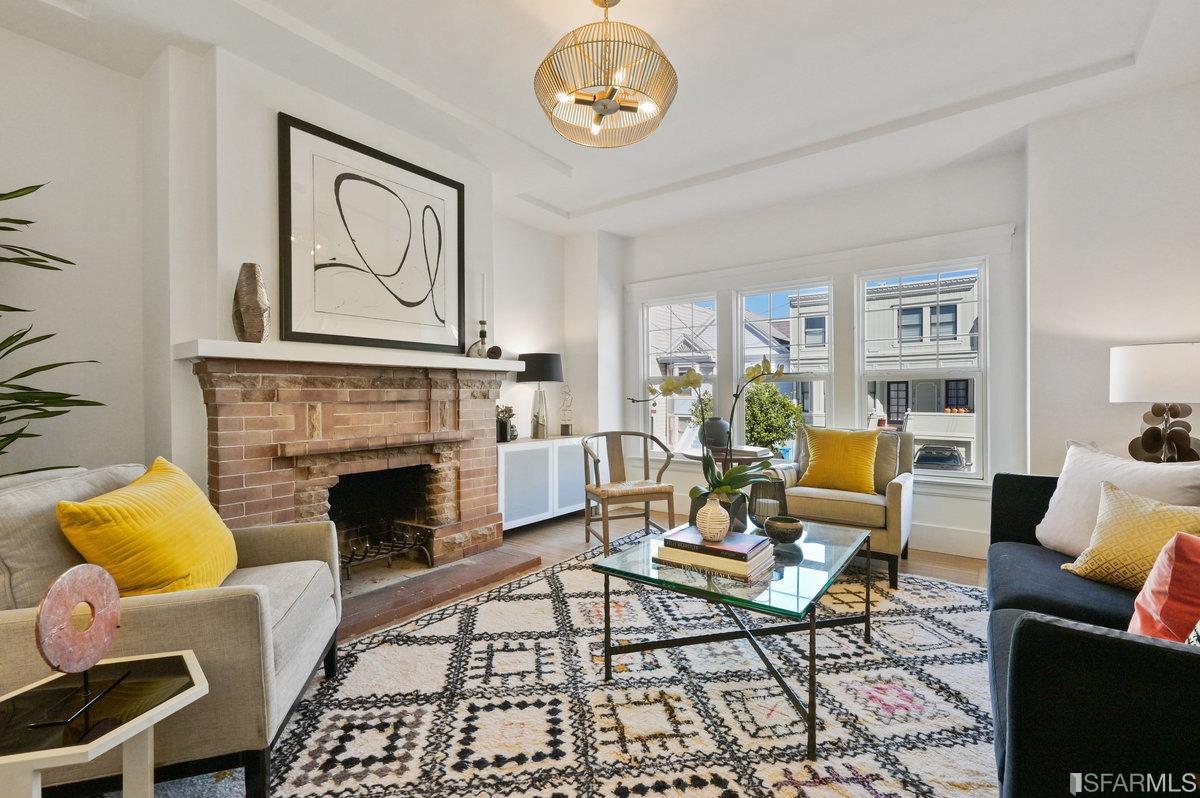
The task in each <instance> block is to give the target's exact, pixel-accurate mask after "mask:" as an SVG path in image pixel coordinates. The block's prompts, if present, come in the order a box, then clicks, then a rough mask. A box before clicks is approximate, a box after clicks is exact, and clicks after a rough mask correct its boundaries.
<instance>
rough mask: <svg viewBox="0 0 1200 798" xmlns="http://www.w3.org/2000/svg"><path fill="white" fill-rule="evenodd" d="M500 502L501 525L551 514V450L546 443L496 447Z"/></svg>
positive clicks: (552, 473) (510, 527)
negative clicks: (502, 518)
mask: <svg viewBox="0 0 1200 798" xmlns="http://www.w3.org/2000/svg"><path fill="white" fill-rule="evenodd" d="M499 458H500V503H501V508H502V509H501V512H503V513H504V528H505V529H512V528H513V527H516V526H521V525H522V524H530V523H533V522H534V521H541V520H542V519H544V518H549V517H551V516H552V515H554V497H553V495H552V494H551V486H552V484H553V478H554V471H553V451H552V450H551V448H550V446H549V445H547V444H546V443H545V442H531V443H524V444H506V445H503V446H501V447H499Z"/></svg>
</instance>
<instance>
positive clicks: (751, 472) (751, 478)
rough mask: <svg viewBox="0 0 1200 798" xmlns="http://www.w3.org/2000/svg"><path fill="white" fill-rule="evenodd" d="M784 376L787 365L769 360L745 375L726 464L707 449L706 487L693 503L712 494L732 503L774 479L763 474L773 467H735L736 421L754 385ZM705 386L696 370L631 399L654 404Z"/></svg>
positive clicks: (734, 409) (698, 488) (736, 393)
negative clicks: (739, 495) (719, 461)
mask: <svg viewBox="0 0 1200 798" xmlns="http://www.w3.org/2000/svg"><path fill="white" fill-rule="evenodd" d="M783 374H784V367H783V364H782V363H781V364H779V365H777V366H774V367H772V365H771V361H770V359H769V358H766V357H764V358H763V359H762V362H761V363H755V364H754V365H752V366H750V367H749V368H747V369H746V371H745V372H744V373H743V374H742V379H741V380H740V381H739V382H738V385H737V389H736V390H735V391H734V392H733V404H732V405H731V406H730V408H729V432H728V437H727V438H726V441H725V455H724V458H723V462H722V463H721V467H720V468H718V467H717V462H716V458H714V457H713V455H712V452H710V451H709V450H708V449H707V448H706V449H705V451H704V456H703V458H702V461H701V462H702V465H703V468H704V481H705V485H697V486H695V487H694V488H692V490H691V494H690V495H691V497H692V498H693V499H695V498H698V497H700V496H705V495H707V494H710V493H716V494H718V495H720V496H721V498H722V499H723V500H726V501H728V500H730V499H732V498H733V497H734V496H735V495H736V494H739V493H741V492H742V490H743V489H744V488H747V487H749V486H750V485H753V484H754V483H756V482H766V481H768V480H769V479H770V477H768V476H767V475H766V474H764V473H763V472H764V471H765V470H766V469H767V468H769V464H767V463H751V464H747V465H738V466H735V465H733V419H734V417H735V416H736V415H737V406H738V402H740V401H741V400H742V396H743V395H744V394H745V393H746V390H747V389H748V388H749V387H750V386H751V385H754V384H755V383H757V382H762V381H769V382H775V381H777V380H779V379H780V378H782V377H783ZM703 382H704V378H703V377H702V376H701V374H700V372H698V371H696V370H695V369H688V370H687V371H686V372H685V373H684V374H681V375H680V376H678V377H674V376H668V377H666V378H665V379H663V381H662V382H660V383H659V384H658V385H654V384H650V385H648V386H647V387H646V394H647V396H646V398H644V399H635V398H633V397H629V401H630V402H633V403H635V404H640V403H646V402H654V401H656V400H657V399H658V398H659V397H666V396H674V395H677V394H681V393H686V392H687V391H690V390H692V389H694V388H699V387H700V385H701V384H703Z"/></svg>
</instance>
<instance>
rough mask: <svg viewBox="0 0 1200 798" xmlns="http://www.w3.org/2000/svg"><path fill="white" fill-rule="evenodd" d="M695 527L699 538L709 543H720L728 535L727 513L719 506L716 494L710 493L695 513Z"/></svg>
mask: <svg viewBox="0 0 1200 798" xmlns="http://www.w3.org/2000/svg"><path fill="white" fill-rule="evenodd" d="M696 527H697V528H698V529H699V530H700V537H702V538H704V539H705V540H707V541H708V542H709V543H720V542H721V541H722V540H724V539H725V536H726V535H728V534H729V511H728V510H726V509H725V508H724V507H722V506H721V499H720V497H719V496H718V495H717V494H715V493H710V494H709V495H708V501H707V502H705V504H704V506H703V507H701V508H700V511H699V512H697V513H696Z"/></svg>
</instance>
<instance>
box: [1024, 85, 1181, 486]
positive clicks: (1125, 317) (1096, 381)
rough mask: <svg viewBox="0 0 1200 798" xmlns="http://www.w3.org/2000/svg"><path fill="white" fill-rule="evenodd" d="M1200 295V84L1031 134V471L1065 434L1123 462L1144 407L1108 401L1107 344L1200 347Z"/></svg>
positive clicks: (1055, 458) (1047, 461)
mask: <svg viewBox="0 0 1200 798" xmlns="http://www.w3.org/2000/svg"><path fill="white" fill-rule="evenodd" d="M1198 295H1200V83H1192V84H1190V85H1188V86H1184V87H1181V88H1176V89H1173V90H1171V91H1164V92H1161V93H1158V94H1153V95H1148V96H1144V97H1139V98H1136V99H1132V100H1129V101H1125V102H1121V103H1115V104H1111V105H1106V106H1102V107H1099V108H1092V109H1088V110H1085V111H1081V112H1079V113H1074V114H1069V115H1066V116H1061V117H1058V118H1055V119H1052V120H1049V121H1045V122H1041V123H1038V124H1036V125H1033V126H1031V128H1030V130H1029V327H1030V330H1029V347H1030V358H1029V373H1030V377H1029V380H1030V385H1031V386H1032V388H1033V390H1032V391H1031V395H1030V405H1029V413H1030V425H1029V435H1030V466H1031V469H1032V470H1033V471H1034V472H1038V473H1058V471H1059V469H1060V467H1061V466H1062V461H1063V456H1064V445H1063V444H1064V441H1065V440H1067V439H1068V438H1073V439H1076V440H1081V441H1090V442H1094V443H1096V444H1097V445H1099V446H1100V447H1101V448H1103V449H1105V450H1108V451H1112V452H1117V453H1121V454H1124V453H1125V447H1126V446H1127V445H1128V443H1129V440H1130V439H1131V438H1132V437H1134V435H1136V434H1138V432H1139V431H1140V427H1139V424H1140V419H1141V415H1142V413H1143V412H1145V410H1146V408H1144V407H1140V406H1137V405H1127V404H1120V405H1112V404H1109V402H1108V349H1109V347H1110V346H1116V345H1121V344H1137V343H1155V342H1165V341H1198V340H1200V313H1198V312H1197V309H1196V297H1197V296H1198ZM1179 366H1180V368H1188V369H1192V370H1195V369H1197V368H1200V364H1195V363H1187V364H1185V363H1181V364H1179ZM1164 399H1166V400H1168V401H1170V400H1191V399H1200V397H1164Z"/></svg>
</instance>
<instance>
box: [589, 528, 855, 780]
mask: <svg viewBox="0 0 1200 798" xmlns="http://www.w3.org/2000/svg"><path fill="white" fill-rule="evenodd" d="M643 544H644V541H639V542H638V543H635V544H634V545H643ZM863 555H865V556H866V559H867V569H866V577H865V578H864V579H863V584H864V586H865V596H864V608H865V609H864V612H863V614H861V615H838V616H835V617H831V618H820V619H818V618H817V607H818V606H820V604H821V599H822V598H823V597H824V596H825V594H826V593H828V592H829V588H830V587H832V586H833V585H834V584H836V582H837V579H838V577H840V576H841V575H842V574H843V573H845V570H846V568H847V567H848V566H849V565H850V562H851V561H852V560H853V559H854V557H857V556H863ZM592 568H593V569H594V570H596V571H599V572H600V573H602V574H603V575H604V681H606V682H608V681H612V658H613V655H614V654H632V653H634V652H637V651H654V650H656V649H661V648H679V647H683V646H694V645H699V644H702V643H721V642H724V641H726V640H745V641H746V642H747V643H749V644H750V647H751V648H753V649H754V653H755V654H757V655H758V658H759V659H760V660H762V663H763V666H764V667H766V669H767V673H769V674H771V678H773V679H774V680H775V682H776V683H777V684H778V685H779V689H781V690H782V691H783V694H784V695H785V696H787V698H788V700H789V701H791V702H792V706H793V707H795V709H796V711H797V712H798V713H800V715H801V716H803V717H804V718H805V720H806V722H807V726H808V744H807V749H808V750H807V757H808V759H809V760H815V759H816V758H817V629H823V628H828V627H831V626H850V625H853V624H858V623H861V624H863V642H864V643H867V644H868V645H870V643H871V535H870V534H869V533H868V534H867V535H866V540H864V541H863V543H862V544H861V545H860V546H859V549H858V552H857V553H856V554H854V555H851V556H850V557H848V558H847V559H846V562H845V563H844V564H843V565H842V567H841V568H840V569H838V571H837V573H836V574H835V576H834V578H833V579H832V580H830V583H829V585H827V586H826V587H825V588H824V589H822V590H821V591H820V592H818V593H817V594H816V595H815V596H813V598H812V602H811V603H810V604H809V607H808V612H807V620H804V621H799V622H793V623H787V624H782V625H780V626H767V627H763V628H759V629H751V628H750V627H748V626H747V625H746V624H745V623H744V622H743V621H742V619H741V618H739V617H738V615H737V613H736V612H734V607H735V606H737V607H739V608H740V609H744V610H747V611H748V612H759V613H762V614H764V615H772V616H775V617H789V616H787V615H786V614H784V613H781V612H780V613H775V612H771V611H770V609H769V608H766V607H755V608H753V609H752V608H748V607H744V606H741V605H735V604H733V603H732V602H729V601H722V600H721V598H720V596H718V595H714V594H713V593H710V592H708V591H704V590H699V589H689V588H685V587H682V586H679V585H671V586H665V585H662V584H659V583H658V582H655V581H653V580H651V579H641V578H638V577H637V576H636V575H634V574H625V573H620V574H617V573H612V574H610V573H608V572H607V571H603V570H601V569H600V568H597V567H596V566H594V565H593V566H592ZM610 576H615V577H617V578H619V579H624V580H626V581H628V582H638V583H640V584H644V585H649V586H650V587H656V588H658V589H660V590H666V591H669V592H672V593H681V594H683V595H687V596H692V597H694V598H698V599H703V600H704V601H707V602H709V603H710V604H717V605H719V606H720V607H721V608H722V609H723V610H724V611H725V614H726V615H728V616H729V617H730V619H731V620H732V621H733V622H734V624H735V625H736V626H737V627H738V628H737V630H731V631H728V632H710V633H709V634H702V635H688V636H685V637H675V638H670V639H666V640H643V641H641V642H637V643H625V644H622V645H616V646H614V645H613V644H612V618H611V612H610V609H609V603H610V602H609V577H610ZM805 630H808V700H807V701H802V700H801V699H800V697H799V696H798V695H796V693H795V691H794V690H792V688H791V687H789V686H788V684H787V682H786V681H784V678H783V674H781V673H780V672H779V669H778V668H776V667H775V666H774V665H773V664H772V663H771V660H770V659H769V658H768V657H767V652H766V651H764V650H763V647H762V646H761V645H759V642H758V640H756V639H755V638H757V637H768V636H770V635H782V634H789V633H791V632H803V631H805Z"/></svg>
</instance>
